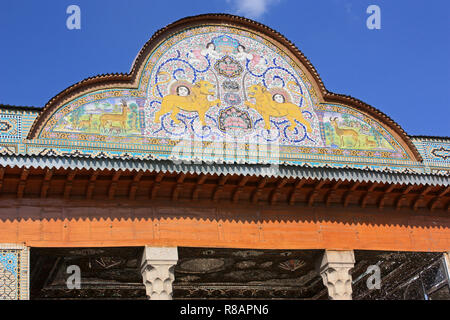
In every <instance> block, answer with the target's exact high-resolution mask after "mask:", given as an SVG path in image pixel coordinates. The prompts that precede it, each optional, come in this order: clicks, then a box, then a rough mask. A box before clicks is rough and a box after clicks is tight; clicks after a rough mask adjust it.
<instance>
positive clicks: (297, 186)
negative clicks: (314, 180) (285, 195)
mask: <svg viewBox="0 0 450 320" xmlns="http://www.w3.org/2000/svg"><path fill="white" fill-rule="evenodd" d="M306 181H308V180H307V179H300V180H298V181H297V182H296V183H295V184H294V188H293V189H292V191H291V194H290V196H289V204H290V205H293V204H294V203H295V197H296V196H297V194H298V192H299V190H300V189H301V188H302V187H303V185H304V184H305V183H306Z"/></svg>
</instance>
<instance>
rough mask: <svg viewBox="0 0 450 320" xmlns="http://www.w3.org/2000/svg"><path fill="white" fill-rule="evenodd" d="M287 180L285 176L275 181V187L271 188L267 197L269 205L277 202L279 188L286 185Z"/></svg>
mask: <svg viewBox="0 0 450 320" xmlns="http://www.w3.org/2000/svg"><path fill="white" fill-rule="evenodd" d="M288 181H289V180H288V179H287V178H283V179H281V180H280V181H279V182H278V183H277V185H276V187H275V189H273V190H272V192H271V194H270V199H269V202H270V204H271V205H274V204H275V203H276V202H277V199H278V196H279V195H280V193H281V189H282V188H283V187H284V186H285V185H286V183H288Z"/></svg>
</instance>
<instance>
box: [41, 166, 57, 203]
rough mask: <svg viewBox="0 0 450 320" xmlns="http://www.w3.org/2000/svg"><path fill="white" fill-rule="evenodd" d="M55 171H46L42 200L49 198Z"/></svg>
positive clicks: (42, 187)
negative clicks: (48, 194)
mask: <svg viewBox="0 0 450 320" xmlns="http://www.w3.org/2000/svg"><path fill="white" fill-rule="evenodd" d="M53 171H54V170H53V169H48V168H47V169H46V170H45V175H44V181H43V182H42V186H41V198H47V192H48V188H49V187H50V180H51V179H52V176H53Z"/></svg>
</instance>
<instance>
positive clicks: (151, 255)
mask: <svg viewBox="0 0 450 320" xmlns="http://www.w3.org/2000/svg"><path fill="white" fill-rule="evenodd" d="M177 262H178V249H177V248H176V247H145V249H144V253H143V255H142V261H141V273H142V278H143V282H144V285H145V290H146V292H147V296H148V298H149V299H150V300H171V299H172V291H173V290H172V283H173V281H174V280H175V274H174V267H175V265H176V264H177Z"/></svg>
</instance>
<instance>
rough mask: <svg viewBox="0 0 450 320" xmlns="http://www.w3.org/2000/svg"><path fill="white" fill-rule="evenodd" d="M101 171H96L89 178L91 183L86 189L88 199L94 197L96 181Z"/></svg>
mask: <svg viewBox="0 0 450 320" xmlns="http://www.w3.org/2000/svg"><path fill="white" fill-rule="evenodd" d="M99 173H100V172H99V171H94V172H93V173H92V175H91V177H90V178H89V183H88V186H87V189H86V199H88V200H90V199H92V195H93V193H94V189H95V181H96V180H97V177H98V175H99Z"/></svg>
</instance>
